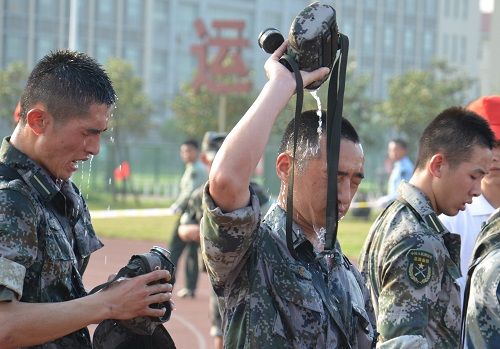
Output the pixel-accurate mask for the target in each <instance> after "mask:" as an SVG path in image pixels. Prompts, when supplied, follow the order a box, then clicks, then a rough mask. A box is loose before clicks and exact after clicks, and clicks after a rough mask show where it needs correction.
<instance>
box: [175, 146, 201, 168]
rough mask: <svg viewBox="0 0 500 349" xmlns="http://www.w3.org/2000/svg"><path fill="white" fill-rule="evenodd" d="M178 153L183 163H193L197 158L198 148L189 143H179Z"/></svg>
mask: <svg viewBox="0 0 500 349" xmlns="http://www.w3.org/2000/svg"><path fill="white" fill-rule="evenodd" d="M179 154H180V157H181V159H182V161H183V162H184V163H185V164H189V163H193V162H195V161H196V160H197V159H198V149H196V148H195V147H193V146H192V145H189V144H183V145H181V149H180V152H179Z"/></svg>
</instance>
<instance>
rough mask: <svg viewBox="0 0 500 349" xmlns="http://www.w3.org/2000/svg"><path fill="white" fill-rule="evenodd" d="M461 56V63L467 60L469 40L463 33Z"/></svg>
mask: <svg viewBox="0 0 500 349" xmlns="http://www.w3.org/2000/svg"><path fill="white" fill-rule="evenodd" d="M460 58H461V63H466V62H467V40H466V39H465V36H463V35H462V37H461V38H460Z"/></svg>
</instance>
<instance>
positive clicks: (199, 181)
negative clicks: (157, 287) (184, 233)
mask: <svg viewBox="0 0 500 349" xmlns="http://www.w3.org/2000/svg"><path fill="white" fill-rule="evenodd" d="M199 155H200V149H199V145H198V142H197V141H195V140H193V139H189V140H186V141H184V142H183V143H182V144H181V149H180V156H181V159H182V161H183V162H184V163H185V164H186V169H185V170H184V174H183V175H182V178H181V181H180V184H179V189H180V192H179V195H178V196H177V199H176V200H175V202H174V203H173V204H172V205H171V206H170V208H171V209H172V210H173V212H175V213H180V214H182V213H183V212H184V210H185V209H186V207H187V205H188V201H189V199H190V197H191V194H192V193H193V190H195V189H196V188H198V187H199V186H201V185H203V184H205V182H206V181H207V169H206V167H205V165H204V164H203V163H202V162H201V161H200V159H199ZM179 224H180V221H179V220H178V221H177V223H176V225H175V227H174V230H173V231H172V235H171V240H170V242H169V243H168V246H169V248H170V251H171V255H170V259H171V260H172V262H173V263H174V264H175V265H177V261H178V260H179V258H180V256H181V254H182V252H183V251H184V250H186V252H187V253H186V263H185V279H186V287H184V288H182V289H180V290H179V291H178V292H177V296H179V297H194V295H195V291H196V284H197V282H198V250H199V246H200V244H199V242H196V241H184V240H182V239H181V238H180V236H179V233H178V228H179Z"/></svg>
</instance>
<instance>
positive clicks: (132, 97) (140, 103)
mask: <svg viewBox="0 0 500 349" xmlns="http://www.w3.org/2000/svg"><path fill="white" fill-rule="evenodd" d="M105 68H106V71H107V72H108V74H109V77H110V78H111V80H112V81H113V87H114V88H115V91H116V95H117V103H116V108H115V110H114V112H113V117H112V118H111V120H110V123H109V126H108V128H109V130H110V131H109V132H108V134H109V136H110V142H109V145H110V146H109V152H108V157H109V160H108V161H107V163H108V170H107V174H108V175H109V178H111V189H112V192H113V194H114V195H113V198H114V199H116V195H115V194H116V183H115V181H114V177H113V170H114V168H116V167H117V166H119V165H120V164H121V162H122V161H129V162H130V142H129V141H130V140H131V139H134V137H140V136H144V135H146V134H147V133H148V132H149V131H150V130H151V128H152V123H151V113H152V111H153V107H152V104H151V102H150V101H149V99H148V97H147V96H146V94H145V93H144V92H143V89H142V80H141V78H140V77H138V76H137V75H136V73H135V72H134V69H133V67H132V65H131V64H130V63H128V62H126V61H124V60H122V59H119V58H111V59H110V60H109V61H108V62H107V63H106V67H105ZM132 173H133V172H132ZM128 183H131V177H130V178H129V179H128V180H125V181H123V184H122V192H123V194H124V196H125V195H127V192H128V189H127V187H128Z"/></svg>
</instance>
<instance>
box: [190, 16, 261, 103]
mask: <svg viewBox="0 0 500 349" xmlns="http://www.w3.org/2000/svg"><path fill="white" fill-rule="evenodd" d="M195 28H196V32H197V34H198V37H199V38H200V40H201V43H200V44H197V45H193V46H192V47H191V52H192V53H194V54H195V55H196V56H197V57H198V69H197V74H196V77H195V79H194V81H193V84H192V87H193V89H194V90H195V91H198V90H199V89H200V88H201V87H202V86H205V87H206V88H207V89H208V90H209V91H210V92H213V93H221V94H226V93H243V92H249V91H250V89H251V87H252V85H251V82H250V80H249V79H248V69H247V67H246V66H245V63H244V62H243V59H242V57H241V50H242V48H244V47H247V46H248V40H247V39H244V38H243V37H242V32H243V29H244V28H245V22H243V21H235V20H233V21H231V20H224V21H222V20H220V21H213V22H212V28H214V29H215V31H216V35H215V36H210V35H209V33H208V31H207V28H206V27H205V24H204V23H203V22H202V21H201V20H200V19H198V20H196V22H195ZM228 31H233V36H234V31H236V34H237V35H236V37H230V36H227V37H224V36H223V35H222V34H223V33H227V32H228ZM213 49H216V50H217V53H216V54H215V56H214V57H210V52H211V51H210V50H213Z"/></svg>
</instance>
